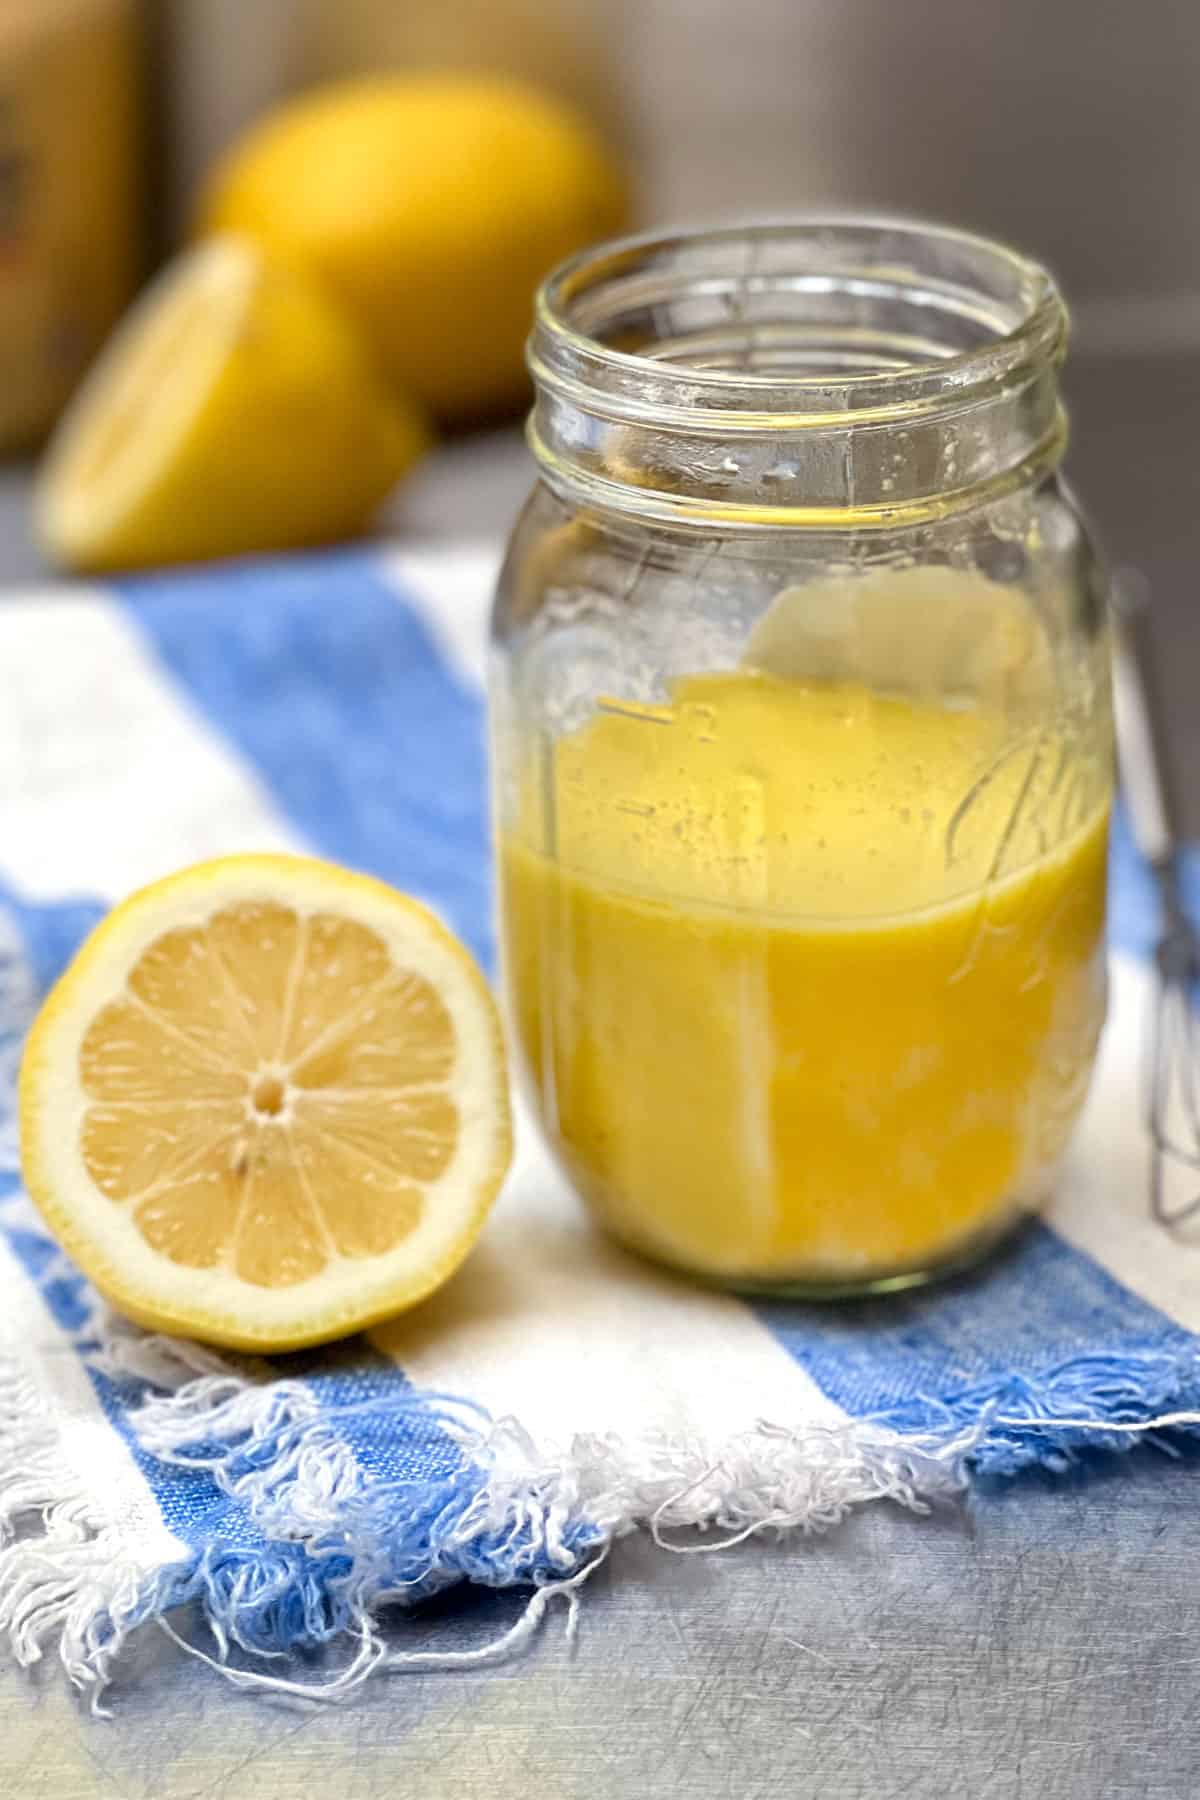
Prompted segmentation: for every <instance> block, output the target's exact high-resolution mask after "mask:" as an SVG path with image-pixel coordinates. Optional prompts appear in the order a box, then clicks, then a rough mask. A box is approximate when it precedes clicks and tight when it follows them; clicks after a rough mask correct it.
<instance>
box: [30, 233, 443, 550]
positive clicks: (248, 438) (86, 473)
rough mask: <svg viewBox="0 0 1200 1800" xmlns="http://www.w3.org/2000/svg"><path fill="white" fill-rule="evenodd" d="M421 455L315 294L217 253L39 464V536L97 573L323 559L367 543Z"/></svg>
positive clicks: (260, 260) (368, 367)
mask: <svg viewBox="0 0 1200 1800" xmlns="http://www.w3.org/2000/svg"><path fill="white" fill-rule="evenodd" d="M426 443H427V434H426V430H425V426H424V423H423V420H422V418H421V415H420V413H419V411H418V410H417V409H415V408H414V407H413V406H412V405H411V403H406V402H403V401H402V400H401V398H400V396H399V395H397V394H395V393H394V392H393V391H392V389H391V387H390V385H389V383H388V381H387V379H386V377H385V376H384V375H383V374H382V373H381V371H380V370H379V369H378V368H377V366H376V365H375V363H374V360H373V358H372V355H371V353H370V351H369V349H368V348H367V347H366V346H365V345H364V344H363V343H362V341H361V339H360V335H359V333H358V331H357V329H356V328H355V327H354V326H353V325H352V324H351V323H350V322H349V321H348V320H347V319H346V317H345V316H344V314H343V312H342V311H341V309H340V308H339V307H338V305H337V303H336V302H335V301H334V300H333V299H332V298H331V297H330V296H329V295H328V294H327V293H326V291H325V290H324V288H323V287H322V286H321V285H320V284H318V283H316V282H313V281H311V280H310V279H309V278H308V277H307V276H305V275H304V274H303V273H301V272H300V271H299V270H296V269H293V268H291V267H290V266H289V265H287V264H286V263H282V264H281V263H279V262H277V261H275V260H274V259H272V258H270V257H269V256H267V255H266V254H265V253H264V251H263V250H262V249H261V247H260V246H259V245H257V244H255V243H253V242H252V241H251V240H249V239H245V238H236V237H217V238H213V239H212V240H211V241H209V242H207V243H205V244H204V245H202V246H200V247H199V248H197V249H195V250H192V251H190V252H188V253H187V254H185V255H184V256H182V257H180V258H179V259H178V260H177V261H176V262H174V263H173V264H171V265H170V266H169V267H168V268H167V269H166V270H165V271H164V272H163V273H162V274H161V275H160V276H159V277H158V278H157V280H156V281H155V282H154V283H153V284H152V285H151V287H150V288H149V289H148V290H147V292H146V294H145V295H144V297H143V298H142V299H141V300H140V301H139V302H138V304H137V305H136V306H135V307H134V309H133V311H132V312H131V313H130V314H129V316H128V318H127V319H126V320H125V322H124V324H123V325H122V326H121V327H120V329H119V330H118V331H117V333H116V335H115V337H114V338H112V339H111V340H110V342H109V344H108V346H107V347H106V349H105V350H104V351H103V352H102V354H101V356H100V359H99V361H98V362H97V363H96V364H95V366H94V367H93V369H92V371H91V373H90V374H89V376H88V378H87V380H86V381H85V382H84V385H83V387H82V388H81V389H80V391H79V393H78V394H77V395H76V398H75V400H74V401H73V402H72V404H71V406H70V407H69V408H68V410H67V412H66V414H65V415H64V417H63V419H62V421H61V423H60V425H59V428H58V430H57V432H56V433H55V435H54V438H53V439H52V441H51V443H50V447H49V450H48V452H47V455H46V458H45V459H44V461H43V464H42V468H41V471H40V474H39V477H38V485H37V490H36V494H35V501H34V513H35V523H36V528H37V532H38V536H39V538H40V540H41V543H42V547H43V549H44V550H45V552H46V554H47V555H48V556H49V557H50V558H51V560H52V561H54V562H57V563H59V564H60V565H62V566H64V567H66V568H71V569H86V570H107V569H122V568H131V567H135V566H139V565H148V564H154V563H172V562H188V561H192V560H194V559H198V558H203V557H211V556H234V555H239V554H245V553H248V552H252V551H257V550H276V549H285V548H289V547H293V546H300V545H305V544H317V543H324V542H328V541H329V540H330V539H334V538H339V537H346V536H349V535H351V534H353V533H356V532H358V531H360V530H361V529H362V528H363V527H364V526H365V525H366V524H367V523H368V521H369V519H370V517H371V514H372V513H373V512H374V510H375V508H376V507H377V506H378V505H379V503H380V502H381V501H382V500H383V499H384V498H385V497H386V495H387V494H388V492H389V491H390V489H391V488H392V487H393V486H394V484H395V483H396V481H398V480H399V478H400V476H401V475H402V474H403V473H404V472H405V470H406V469H408V468H409V467H410V466H411V465H412V463H414V462H415V461H416V460H417V458H418V457H419V456H420V455H421V453H422V451H423V450H424V449H425V447H426Z"/></svg>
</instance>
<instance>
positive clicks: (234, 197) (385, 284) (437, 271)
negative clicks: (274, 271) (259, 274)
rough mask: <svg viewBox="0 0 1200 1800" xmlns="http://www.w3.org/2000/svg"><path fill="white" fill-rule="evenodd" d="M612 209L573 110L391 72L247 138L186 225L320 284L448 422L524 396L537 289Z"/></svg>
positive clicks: (511, 86)
mask: <svg viewBox="0 0 1200 1800" xmlns="http://www.w3.org/2000/svg"><path fill="white" fill-rule="evenodd" d="M626 213H627V202H626V194H625V186H624V182H623V180H622V177H621V175H620V173H619V171H618V169H617V168H616V165H615V162H614V159H613V157H612V156H611V154H610V153H609V151H608V150H607V149H606V147H605V146H604V144H603V143H602V142H601V141H600V139H599V137H598V136H597V135H596V134H595V133H594V132H593V130H592V128H591V127H590V125H589V124H588V123H587V122H586V121H585V120H584V119H582V118H581V117H579V116H578V115H577V114H576V113H575V112H574V111H572V110H571V108H569V107H567V106H564V105H562V104H561V103H559V102H558V101H556V100H553V99H550V98H548V97H547V96H545V95H542V94H540V93H538V92H536V91H535V90H533V89H531V88H528V87H525V86H523V85H522V84H520V83H518V82H515V81H511V80H505V79H500V78H496V77H490V76H465V75H455V74H430V75H388V76H380V77H376V78H368V79H359V80H351V81H345V82H337V83H334V84H332V85H330V86H328V87H325V88H323V89H320V90H318V91H317V92H315V93H311V94H302V95H300V96H299V97H298V98H296V99H294V100H292V101H289V102H288V103H287V104H286V105H284V106H282V107H280V108H279V109H277V110H276V111H275V112H274V113H272V114H271V115H269V116H268V117H267V118H266V119H265V120H264V121H263V122H262V123H261V124H260V125H258V126H256V127H254V128H253V129H252V130H251V131H250V132H249V134H248V135H247V136H246V137H245V138H244V139H242V141H241V142H240V143H239V144H237V145H235V146H234V147H233V149H232V150H231V151H230V152H229V154H228V155H227V156H226V157H225V158H224V159H223V160H222V161H221V162H220V163H219V164H218V166H217V168H216V170H215V172H214V174H213V177H212V179H211V181H210V183H209V185H208V188H207V190H206V192H205V194H204V196H203V200H202V204H201V208H200V226H201V229H202V230H204V231H214V230H215V231H235V232H244V233H246V234H247V235H248V236H251V237H253V238H255V239H256V240H257V241H258V242H260V243H262V244H263V245H265V246H266V247H267V248H268V249H269V250H271V251H273V252H274V253H276V254H278V255H280V256H283V257H286V258H287V259H288V260H289V261H291V262H294V263H295V264H296V265H297V266H298V267H300V268H303V269H305V270H307V271H308V272H309V273H310V274H312V275H314V276H319V277H320V278H321V280H323V281H324V282H325V283H326V284H327V285H328V287H329V289H330V291H331V292H332V293H334V294H336V295H337V297H338V299H339V300H340V301H341V302H342V304H343V305H344V306H345V308H346V310H347V312H348V313H349V314H350V315H352V316H353V317H354V319H355V320H356V321H357V323H358V325H359V327H360V329H361V330H362V331H363V333H364V335H365V336H366V337H367V339H368V341H369V342H370V343H371V345H372V347H373V348H374V350H375V352H376V354H377V356H378V357H379V359H380V361H381V363H382V364H383V365H384V366H385V367H386V368H387V370H388V371H389V373H390V375H391V377H392V379H393V380H394V382H395V383H396V384H397V386H398V388H399V389H400V390H401V391H403V392H405V393H413V394H416V395H417V396H418V397H419V398H420V399H421V400H422V401H423V402H424V403H425V404H426V406H428V407H429V409H430V410H431V411H432V412H433V413H435V414H437V415H438V416H439V417H441V418H443V419H447V420H451V421H459V420H463V419H466V418H472V417H478V416H481V415H483V414H486V413H488V412H494V411H496V410H498V409H501V408H504V407H508V406H511V405H513V404H515V403H516V402H517V401H519V400H520V399H521V397H522V396H523V394H524V392H525V376H524V365H523V352H524V343H525V338H526V335H527V333H528V331H529V326H530V322H531V316H532V309H533V295H534V291H535V289H536V287H537V285H538V283H539V282H540V281H541V279H542V277H543V276H545V275H546V274H548V273H549V271H550V269H551V268H553V267H554V265H555V264H556V263H558V262H560V261H561V260H562V259H563V257H565V256H569V255H570V254H571V253H572V252H573V251H575V250H579V249H582V248H583V246H584V245H585V244H588V243H591V242H593V241H595V240H596V239H598V238H604V237H609V236H611V235H612V234H613V233H614V232H615V231H618V230H620V229H621V227H622V226H623V224H624V223H625V220H626Z"/></svg>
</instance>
